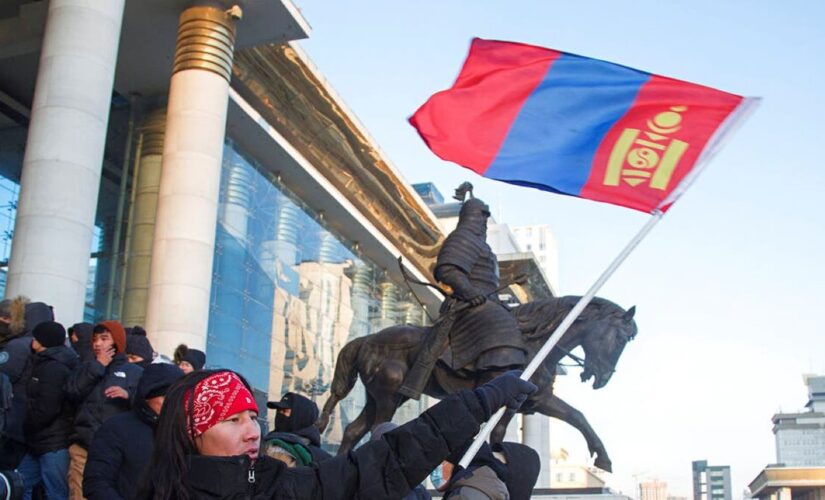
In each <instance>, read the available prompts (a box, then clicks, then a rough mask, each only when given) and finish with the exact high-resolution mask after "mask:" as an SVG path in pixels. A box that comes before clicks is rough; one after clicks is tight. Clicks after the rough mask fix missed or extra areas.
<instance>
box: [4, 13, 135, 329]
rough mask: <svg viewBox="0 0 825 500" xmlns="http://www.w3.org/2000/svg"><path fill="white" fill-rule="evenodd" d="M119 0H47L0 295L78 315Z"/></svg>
mask: <svg viewBox="0 0 825 500" xmlns="http://www.w3.org/2000/svg"><path fill="white" fill-rule="evenodd" d="M123 5H124V0H51V1H50V2H49V10H48V15H47V18H46V31H45V35H44V38H43V48H42V50H41V53H40V67H39V70H38V73H37V82H36V84H35V91H34V102H33V104H32V112H31V124H30V125H29V134H28V139H27V142H26V153H25V155H24V158H23V172H22V176H21V179H20V199H19V204H18V208H17V218H16V220H15V226H14V238H13V240H12V250H11V262H10V263H9V274H8V285H7V288H6V296H7V297H13V296H15V295H18V294H23V295H27V296H29V297H30V298H31V299H32V300H38V301H43V302H46V303H48V304H51V305H52V306H53V307H54V310H55V314H56V316H57V320H58V321H60V322H62V323H65V324H67V325H70V324H72V323H74V322H77V321H80V320H81V319H82V318H83V309H84V303H85V297H86V282H87V280H88V277H89V255H90V248H91V245H92V233H93V229H94V220H95V211H96V209H97V196H98V189H99V186H100V171H101V165H102V162H103V150H104V148H105V144H106V127H107V125H108V121H109V107H110V103H111V98H112V82H113V80H114V72H115V63H116V60H117V49H118V43H119V40H120V28H121V21H122V18H123Z"/></svg>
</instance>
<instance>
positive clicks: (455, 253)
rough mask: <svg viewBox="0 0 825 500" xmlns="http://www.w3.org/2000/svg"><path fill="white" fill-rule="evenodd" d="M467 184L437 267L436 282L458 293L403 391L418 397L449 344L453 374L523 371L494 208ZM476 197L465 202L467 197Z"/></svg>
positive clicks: (520, 343) (427, 341) (449, 300)
mask: <svg viewBox="0 0 825 500" xmlns="http://www.w3.org/2000/svg"><path fill="white" fill-rule="evenodd" d="M472 190H473V186H472V184H470V183H469V182H465V183H463V184H462V185H461V186H459V187H458V189H456V194H455V196H454V198H455V199H457V200H458V201H460V202H462V206H461V211H460V212H459V215H458V225H457V226H456V228H455V229H454V230H453V232H451V233H450V234H449V235H448V236H447V238H446V239H445V240H444V243H443V245H442V246H441V249H440V251H439V253H438V258H437V260H436V264H435V271H434V275H435V278H436V279H437V280H438V281H439V282H441V283H442V284H443V285H446V286H447V287H449V288H450V289H451V290H452V294H451V295H450V296H448V297H447V298H446V299H445V300H444V302H443V303H442V305H441V311H440V313H441V315H440V317H439V319H438V320H437V321H436V323H435V324H434V325H433V328H432V329H431V330H430V332H429V334H428V336H427V337H426V338H425V339H424V342H422V347H421V350H420V351H419V352H418V354H417V358H416V361H415V363H414V364H413V366H412V368H411V369H410V371H409V372H408V373H407V376H406V377H405V379H404V383H403V385H402V386H401V388H400V389H399V392H400V393H401V394H403V395H404V396H407V397H410V398H413V399H418V398H419V397H420V396H421V393H422V392H423V390H424V388H425V386H426V384H427V380H428V379H429V376H430V373H431V372H432V369H433V367H434V366H435V363H436V362H437V361H438V358H439V357H440V356H441V355H442V354H443V353H444V351H445V350H446V349H447V347H448V346H449V348H450V351H449V352H450V354H451V355H450V356H445V358H447V359H445V361H446V362H447V363H448V364H449V365H450V367H451V368H452V369H453V370H456V371H457V370H465V371H467V372H470V373H475V374H477V376H478V377H480V378H484V377H487V376H494V374H496V373H499V372H501V371H504V370H508V369H512V368H515V367H523V366H524V365H525V363H526V350H525V348H524V343H523V340H522V337H521V333H520V331H519V328H518V324H517V323H516V320H515V317H514V316H513V315H512V314H511V312H510V310H509V309H508V308H507V306H505V305H504V304H502V303H501V302H499V299H498V293H497V292H498V291H499V290H500V288H499V269H498V260H497V259H496V256H495V254H493V251H492V250H491V249H490V246H489V245H488V244H487V219H488V218H489V217H490V208H489V207H488V206H487V204H485V203H484V202H483V201H481V200H480V199H478V198H474V197H473V192H472ZM467 194H469V196H470V198H469V199H468V200H467V201H464V198H465V196H466V195H467Z"/></svg>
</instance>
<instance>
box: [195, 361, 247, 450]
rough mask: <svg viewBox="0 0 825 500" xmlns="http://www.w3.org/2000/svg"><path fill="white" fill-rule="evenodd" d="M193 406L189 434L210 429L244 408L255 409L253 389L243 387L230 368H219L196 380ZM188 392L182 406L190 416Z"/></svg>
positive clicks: (198, 434) (201, 432)
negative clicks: (218, 371) (219, 369)
mask: <svg viewBox="0 0 825 500" xmlns="http://www.w3.org/2000/svg"><path fill="white" fill-rule="evenodd" d="M193 392H194V395H195V398H194V403H193V405H194V408H193V410H192V415H191V418H187V421H188V422H190V424H189V425H191V426H192V427H191V429H190V430H191V431H192V435H193V436H195V437H197V436H200V435H201V434H203V433H204V432H206V431H207V430H209V429H210V428H211V427H212V426H214V425H215V424H217V423H220V422H222V421H223V420H224V419H226V418H227V417H230V416H232V415H234V414H236V413H240V412H242V411H245V410H252V411H254V412H257V411H258V405H257V404H256V403H255V398H254V397H252V393H251V392H249V389H247V388H246V386H245V385H244V383H243V382H242V381H241V378H240V377H238V375H237V374H235V373H233V372H229V371H226V372H220V373H216V374H214V375H210V376H208V377H206V378H205V379H203V380H201V381H200V382H198V385H196V386H195V390H194V391H193ZM190 397H191V393H190V394H189V395H187V397H186V402H185V408H186V415H187V417H189V404H190V403H189V398H190Z"/></svg>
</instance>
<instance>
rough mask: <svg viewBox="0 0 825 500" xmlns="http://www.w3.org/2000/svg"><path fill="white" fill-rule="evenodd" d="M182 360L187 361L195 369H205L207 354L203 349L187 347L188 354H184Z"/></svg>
mask: <svg viewBox="0 0 825 500" xmlns="http://www.w3.org/2000/svg"><path fill="white" fill-rule="evenodd" d="M181 361H186V362H187V363H189V364H190V365H192V368H194V369H195V371H198V370H201V369H203V365H205V364H206V354H204V352H203V351H199V350H197V349H187V350H186V354H184V355H183V358H182V359H181Z"/></svg>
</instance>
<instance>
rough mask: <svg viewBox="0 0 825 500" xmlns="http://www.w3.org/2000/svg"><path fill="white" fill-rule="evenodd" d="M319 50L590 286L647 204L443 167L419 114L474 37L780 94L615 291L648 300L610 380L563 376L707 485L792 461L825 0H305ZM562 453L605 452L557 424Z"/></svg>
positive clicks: (683, 478) (817, 228)
mask: <svg viewBox="0 0 825 500" xmlns="http://www.w3.org/2000/svg"><path fill="white" fill-rule="evenodd" d="M295 2H296V4H297V5H298V7H300V8H301V9H302V12H303V14H304V17H305V18H306V19H307V21H308V22H309V23H310V25H311V26H312V28H313V33H312V36H311V38H310V39H309V40H306V41H303V42H301V45H302V47H303V48H304V50H305V51H306V52H307V53H308V54H309V56H310V58H311V59H312V60H313V61H314V62H315V64H316V65H317V66H318V67H319V68H320V71H321V72H322V73H323V74H324V75H325V76H326V77H327V78H328V80H329V81H330V83H331V85H332V86H333V87H334V88H335V89H336V90H337V91H338V93H339V94H340V95H341V97H342V98H343V100H344V101H345V102H346V103H347V104H348V106H349V108H350V109H351V110H352V111H353V112H354V114H355V115H357V116H358V118H359V119H360V121H361V122H362V123H363V124H364V125H365V127H366V128H367V130H369V132H370V133H371V134H372V136H373V137H374V139H375V140H376V142H377V143H378V144H379V145H380V147H381V148H382V149H383V150H384V152H385V153H386V155H387V157H388V158H389V159H390V160H391V161H392V162H393V163H394V165H395V166H396V167H397V168H398V169H399V170H400V171H401V172H402V174H403V175H404V177H405V178H406V179H407V180H408V181H410V182H422V181H433V182H435V183H436V185H437V186H438V187H439V189H440V190H441V191H442V193H444V194H450V193H451V192H452V189H453V188H454V187H455V186H457V185H458V184H459V183H461V182H462V181H465V180H470V181H472V182H473V183H474V184H475V185H476V191H475V192H476V194H477V195H478V196H479V197H480V198H482V199H484V200H485V201H487V202H488V203H490V204H491V206H492V207H493V212H494V214H495V216H496V217H497V219H498V221H499V222H504V223H508V224H510V225H522V224H541V223H546V224H549V225H550V226H551V227H552V229H553V231H554V233H555V234H556V237H557V238H558V240H559V247H560V254H561V256H560V268H561V271H560V272H561V276H560V278H561V279H560V281H561V292H562V293H563V294H570V295H581V294H583V293H584V292H585V291H586V290H587V288H588V287H589V286H590V284H592V283H593V281H594V280H595V279H596V278H597V277H598V276H599V274H600V273H601V272H602V271H603V270H604V269H605V268H606V266H607V265H608V264H609V263H610V261H611V260H612V259H613V257H614V256H615V255H616V254H617V253H618V252H619V251H620V250H621V249H622V248H623V247H624V245H625V244H626V243H627V242H628V241H629V240H630V239H631V237H632V236H633V235H634V234H635V233H636V232H637V231H638V229H639V228H640V227H641V226H642V225H643V224H644V222H645V220H646V217H647V216H646V215H645V214H642V213H640V212H635V211H631V210H627V209H624V208H620V207H615V206H610V205H605V204H600V203H595V202H591V201H586V200H578V199H574V198H568V197H563V196H558V195H554V194H550V193H545V192H540V191H536V190H531V189H526V188H520V187H516V186H510V185H507V184H501V183H496V182H494V181H487V180H485V179H482V178H480V177H478V176H476V175H475V174H473V173H472V172H470V171H468V170H464V169H462V168H460V167H458V166H456V165H454V164H451V163H446V162H443V161H441V160H439V159H438V158H437V157H436V156H435V155H433V154H432V153H431V152H430V151H429V150H428V149H427V148H426V147H425V146H424V144H423V142H422V141H421V140H420V139H419V138H418V136H417V135H416V133H415V131H414V130H413V128H412V127H411V126H410V125H409V124H408V123H407V121H406V119H407V117H409V116H410V115H411V114H412V113H413V112H414V111H415V110H416V109H417V108H418V106H420V105H421V104H422V103H423V102H424V101H425V100H426V99H427V98H428V97H429V96H430V95H431V94H432V93H434V92H437V91H439V90H443V89H445V88H447V87H449V86H450V85H451V84H452V82H453V80H454V79H455V77H456V75H457V73H458V71H459V69H460V66H461V64H462V62H463V60H464V58H465V56H466V54H467V49H468V47H469V43H470V40H471V38H473V37H475V36H478V37H482V38H490V39H500V40H512V41H520V42H525V43H532V44H536V45H542V46H546V47H551V48H555V49H559V50H564V51H569V52H574V53H577V54H581V55H586V56H591V57H597V58H601V59H605V60H608V61H612V62H616V63H620V64H624V65H627V66H632V67H635V68H638V69H642V70H646V71H650V72H653V73H660V74H664V75H667V76H671V77H675V78H680V79H684V80H688V81H693V82H696V83H701V84H704V85H708V86H712V87H717V88H720V89H722V90H726V91H729V92H733V93H737V94H742V95H748V96H760V97H762V98H763V99H764V100H763V102H762V104H761V106H760V107H759V108H758V109H757V111H756V113H755V114H754V115H753V116H752V117H751V119H750V120H749V121H748V122H746V123H745V124H744V126H743V127H742V128H741V129H740V130H739V132H737V133H736V135H735V136H734V137H733V138H732V140H731V141H730V142H729V143H728V145H727V146H726V148H725V149H723V150H722V151H721V152H720V154H719V155H717V156H716V158H715V159H714V161H713V162H712V163H711V164H710V165H709V166H708V168H707V170H706V171H705V173H704V174H703V175H702V177H701V178H700V179H699V180H698V181H697V183H696V184H695V185H694V186H693V187H692V188H691V189H690V190H689V191H688V192H687V193H686V194H685V196H684V197H683V198H682V199H681V200H680V201H679V202H678V203H677V204H676V205H675V206H674V208H672V209H671V210H670V211H669V212H668V214H667V215H666V216H665V218H664V220H663V221H662V222H661V223H660V224H659V225H658V226H657V228H656V229H655V230H654V231H653V232H652V233H651V234H650V236H649V237H648V238H647V239H646V240H645V241H644V242H643V243H642V245H641V246H640V247H639V248H638V249H637V251H636V252H635V253H634V254H633V255H631V257H630V258H629V260H628V261H627V262H626V263H625V264H624V266H623V267H622V268H621V269H620V270H619V271H618V272H617V273H616V275H614V277H613V278H612V279H611V280H610V281H609V282H608V284H607V285H606V286H605V287H604V288H603V289H602V291H601V292H600V295H601V296H603V297H605V298H608V299H611V300H613V301H615V302H617V303H619V304H620V305H622V306H625V307H629V306H631V305H634V304H635V305H636V306H637V314H636V318H637V322H638V325H639V335H638V337H637V339H636V340H635V341H634V342H632V343H631V344H630V345H629V346H628V348H627V349H626V350H625V354H624V355H623V358H622V360H621V361H620V363H619V366H618V371H617V373H616V374H615V375H614V377H613V379H612V380H611V382H610V384H609V385H608V386H607V387H605V388H604V389H601V390H599V391H593V390H592V389H590V388H589V386H585V385H583V384H581V383H579V382H578V377H577V375H578V372H576V371H574V373H573V375H572V376H568V377H564V378H565V379H566V380H562V381H560V382H559V383H558V386H557V389H558V391H559V394H560V395H561V396H562V397H564V398H565V399H566V400H567V401H568V402H570V403H571V404H572V405H573V406H576V407H578V408H579V409H581V410H582V411H584V413H585V414H586V415H587V416H588V418H589V419H590V422H591V424H592V425H593V426H594V428H595V429H596V431H597V432H599V434H600V435H601V437H602V440H603V441H604V442H605V445H606V446H607V448H608V451H609V452H610V455H611V458H612V459H613V466H614V474H613V476H612V477H611V479H610V482H611V484H613V485H614V486H615V487H617V488H619V489H621V490H623V491H624V492H625V493H629V494H633V488H634V476H635V477H636V478H639V479H644V478H660V479H663V480H665V481H667V482H668V483H669V484H670V493H671V494H672V495H684V496H690V495H691V485H690V462H691V461H692V460H700V459H707V460H709V461H710V463H711V464H715V465H730V466H731V467H732V473H733V496H734V498H741V492H742V490H743V489H744V488H745V487H746V486H747V484H748V483H749V482H750V481H751V480H753V479H754V478H755V476H756V475H757V474H758V472H759V471H760V470H761V469H762V468H763V467H764V466H765V465H766V464H768V463H773V462H775V461H776V456H775V449H774V438H773V434H772V432H771V427H772V424H771V416H772V415H773V414H774V413H775V412H777V411H778V410H779V409H780V408H782V409H783V410H786V411H789V410H796V409H799V408H801V407H802V406H803V405H804V404H805V402H806V392H805V388H804V386H803V383H802V374H803V373H810V372H816V373H821V374H825V342H823V340H822V339H823V334H825V328H823V325H822V321H823V315H822V313H821V311H822V310H823V307H825V300H823V299H825V293H823V292H822V284H823V283H825V267H824V266H823V264H822V259H823V256H825V231H824V230H823V214H825V209H823V207H822V203H823V201H822V198H823V195H824V193H825V173H823V172H825V168H823V165H822V151H823V147H825V126H824V125H823V118H825V98H823V95H825V91H823V88H825V87H823V82H825V63H823V54H825V29H823V26H824V25H825V3H823V2H821V1H816V0H809V1H798V0H789V1H787V2H776V1H771V0H750V1H744V0H714V1H710V0H667V1H663V0H659V1H653V0H638V1H635V2H612V1H606V0H605V1H599V2H597V1H592V0H578V1H575V2H573V1H567V2H560V1H551V0H544V1H515V0H514V1H508V2H504V1H499V2H494V1H489V0H462V1H459V0H451V1H445V0H441V1H429V0H418V1H416V2H396V1H384V2H379V1H372V2H368V1H363V0H346V1H329V0H326V1H324V0H295ZM551 440H552V442H553V446H554V447H558V446H564V447H565V448H566V449H567V450H568V451H569V452H570V453H571V455H572V456H573V457H574V458H579V459H581V460H585V459H586V451H585V444H584V442H583V441H582V440H580V438H578V437H577V435H576V434H575V432H571V431H570V430H569V429H568V428H566V426H565V425H563V424H560V425H554V427H553V435H552V437H551Z"/></svg>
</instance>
